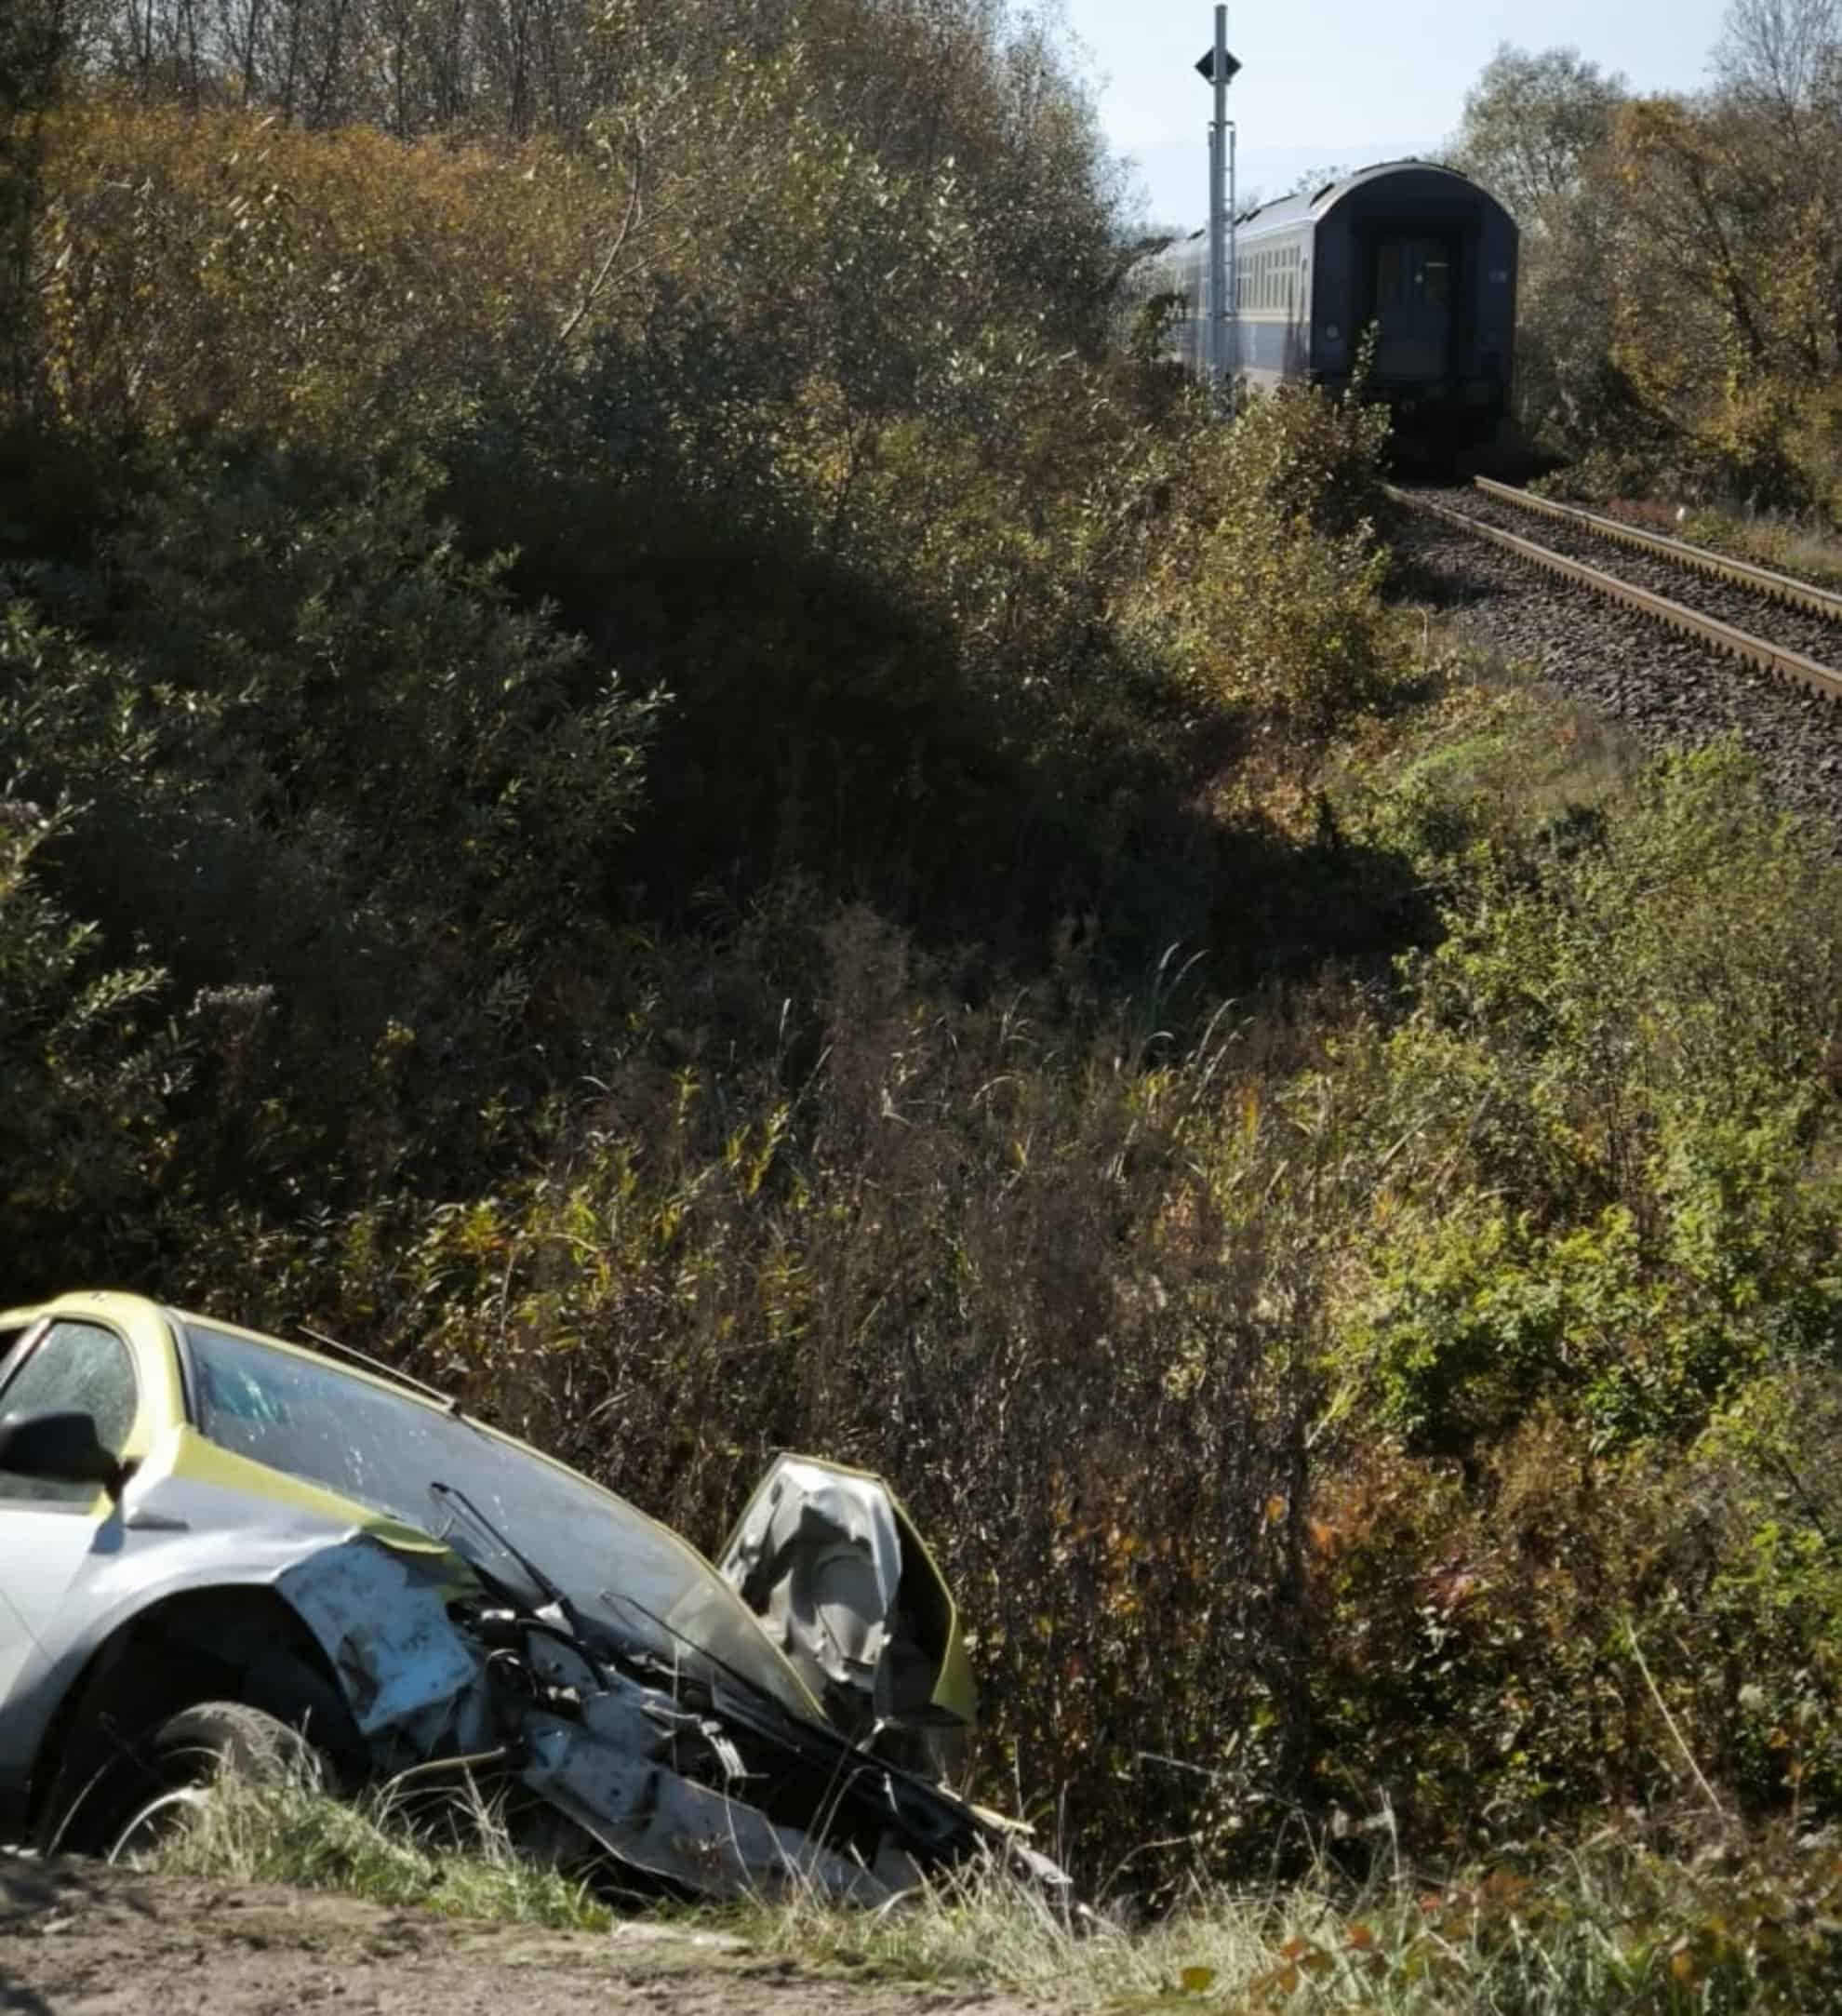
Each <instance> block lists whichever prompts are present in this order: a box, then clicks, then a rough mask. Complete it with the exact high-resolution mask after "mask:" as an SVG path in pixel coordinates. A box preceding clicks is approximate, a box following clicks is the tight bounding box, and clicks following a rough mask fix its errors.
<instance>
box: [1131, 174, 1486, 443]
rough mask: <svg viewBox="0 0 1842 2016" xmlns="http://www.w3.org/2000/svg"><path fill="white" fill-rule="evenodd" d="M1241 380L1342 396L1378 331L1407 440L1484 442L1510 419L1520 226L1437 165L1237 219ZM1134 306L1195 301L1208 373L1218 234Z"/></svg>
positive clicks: (1141, 274) (1200, 365) (1180, 344)
mask: <svg viewBox="0 0 1842 2016" xmlns="http://www.w3.org/2000/svg"><path fill="white" fill-rule="evenodd" d="M1235 238H1236V246H1235V289H1234V299H1233V300H1232V301H1231V303H1230V306H1229V318H1230V329H1229V334H1228V340H1227V346H1226V360H1227V367H1228V369H1229V370H1230V371H1231V373H1232V375H1234V376H1235V378H1237V379H1238V380H1239V381H1240V382H1242V383H1243V384H1246V385H1248V386H1254V387H1260V388H1265V387H1270V386H1273V385H1276V384H1280V383H1282V382H1286V381H1307V382H1310V383H1312V384H1321V385H1325V386H1328V387H1329V388H1330V389H1331V390H1332V391H1341V390H1343V389H1344V388H1345V387H1346V386H1347V385H1348V384H1349V382H1350V379H1351V376H1352V373H1353V372H1354V370H1355V365H1356V361H1357V353H1358V349H1359V346H1360V344H1361V340H1362V337H1363V333H1364V331H1365V330H1366V329H1368V327H1370V326H1371V325H1373V327H1374V328H1375V333H1376V345H1375V358H1374V366H1373V369H1372V372H1371V375H1370V378H1369V381H1368V382H1369V387H1370V390H1371V391H1372V392H1373V393H1374V394H1375V395H1376V396H1378V397H1380V398H1381V399H1384V400H1385V401H1386V402H1387V403H1388V405H1389V406H1390V407H1393V408H1394V410H1395V420H1396V424H1397V431H1398V432H1400V433H1402V434H1408V435H1411V436H1413V437H1415V438H1416V439H1417V440H1419V441H1421V442H1423V443H1427V444H1431V445H1434V446H1445V447H1458V446H1462V445H1465V444H1468V443H1472V442H1475V441H1478V440H1481V439H1483V438H1484V437H1486V436H1488V434H1491V433H1492V432H1493V431H1494V430H1495V429H1496V428H1497V427H1498V426H1499V425H1500V423H1501V422H1502V421H1504V420H1505V419H1507V417H1508V413H1509V403H1510V381H1511V373H1512V368H1513V364H1514V356H1515V281H1516V240H1517V234H1516V227H1515V220H1514V219H1513V218H1511V216H1510V214H1509V212H1508V211H1507V210H1505V209H1504V208H1503V207H1502V204H1500V203H1499V202H1498V201H1497V200H1496V198H1495V197H1494V196H1492V195H1490V194H1488V191H1486V190H1483V189H1480V188H1479V187H1478V185H1477V184H1476V183H1475V182H1474V181H1471V180H1469V179H1468V178H1466V177H1465V176H1462V175H1460V174H1457V173H1455V172H1454V171H1453V170H1452V169H1450V168H1442V167H1435V166H1434V164H1433V163H1431V162H1428V161H1389V162H1383V163H1381V165H1380V166H1378V167H1368V168H1363V169H1361V170H1360V171H1358V172H1357V173H1356V174H1354V175H1350V176H1347V177H1345V178H1344V179H1343V180H1341V181H1333V182H1328V183H1326V184H1325V185H1324V187H1322V188H1321V189H1317V190H1315V191H1304V192H1301V194H1297V195H1291V196H1283V197H1281V198H1280V199H1279V200H1278V201H1277V202H1275V203H1268V204H1264V205H1262V206H1261V207H1260V208H1258V209H1256V210H1250V211H1248V212H1247V213H1246V214H1245V215H1244V216H1242V217H1241V218H1239V219H1238V220H1237V223H1236V233H1235ZM1133 279H1134V287H1133V292H1134V293H1135V294H1136V295H1137V296H1138V298H1139V299H1141V300H1144V299H1148V298H1150V297H1151V296H1153V295H1155V294H1157V293H1162V292H1173V293H1177V294H1181V296H1182V297H1183V301H1184V309H1183V312H1182V313H1181V315H1180V316H1179V317H1178V318H1177V319H1176V320H1175V322H1174V323H1173V324H1172V326H1171V328H1170V332H1169V340H1170V342H1171V344H1172V348H1173V352H1174V354H1176V355H1177V356H1178V357H1179V358H1180V359H1181V361H1182V362H1183V363H1184V364H1185V365H1187V366H1188V367H1189V368H1190V369H1191V370H1193V371H1195V373H1196V374H1197V375H1198V376H1202V375H1206V374H1207V371H1208V232H1207V231H1200V232H1197V233H1196V234H1195V235H1194V236H1193V237H1188V238H1181V239H1178V240H1176V241H1175V242H1174V243H1173V244H1171V245H1169V246H1167V247H1165V249H1164V250H1163V251H1161V252H1159V253H1156V254H1155V255H1153V257H1151V258H1150V259H1148V260H1142V261H1141V263H1140V265H1139V267H1138V268H1136V269H1135V270H1134V275H1133Z"/></svg>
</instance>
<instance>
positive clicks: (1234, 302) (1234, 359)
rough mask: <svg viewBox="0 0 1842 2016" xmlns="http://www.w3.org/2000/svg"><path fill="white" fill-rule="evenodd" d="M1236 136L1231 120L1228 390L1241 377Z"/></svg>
mask: <svg viewBox="0 0 1842 2016" xmlns="http://www.w3.org/2000/svg"><path fill="white" fill-rule="evenodd" d="M1239 140H1240V135H1239V134H1238V133H1237V132H1236V130H1235V122H1234V121H1233V120H1232V119H1231V120H1230V121H1229V122H1228V286H1227V289H1226V291H1227V295H1228V315H1229V322H1228V389H1229V391H1230V392H1231V393H1232V392H1233V391H1234V389H1235V385H1236V384H1237V383H1238V382H1239V381H1240V376H1241V301H1240V284H1241V283H1240V267H1239V265H1238V264H1237V263H1236V261H1237V260H1238V258H1239V254H1240V246H1239V230H1238V224H1239V215H1238V213H1239V210H1240V207H1241V206H1240V204H1239V203H1238V202H1237V201H1236V200H1235V149H1236V146H1237V144H1238V142H1239Z"/></svg>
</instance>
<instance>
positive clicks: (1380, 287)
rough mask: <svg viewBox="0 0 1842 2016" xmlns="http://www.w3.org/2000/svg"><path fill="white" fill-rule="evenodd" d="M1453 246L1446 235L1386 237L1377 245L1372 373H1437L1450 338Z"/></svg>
mask: <svg viewBox="0 0 1842 2016" xmlns="http://www.w3.org/2000/svg"><path fill="white" fill-rule="evenodd" d="M1453 263H1454V257H1453V247H1452V246H1451V244H1450V243H1449V241H1448V240H1447V239H1445V238H1432V237H1405V236H1401V237H1386V238H1382V239H1381V240H1380V241H1379V242H1378V244H1377V245H1376V247H1375V320H1376V325H1377V343H1376V353H1375V375H1376V376H1377V377H1378V378H1380V379H1382V380H1384V381H1385V380H1388V379H1396V380H1398V379H1436V378H1444V377H1445V376H1446V374H1447V370H1448V363H1449V359H1450V356H1451V342H1452V295H1453V288H1452V268H1453Z"/></svg>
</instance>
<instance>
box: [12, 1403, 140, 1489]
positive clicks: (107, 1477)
mask: <svg viewBox="0 0 1842 2016" xmlns="http://www.w3.org/2000/svg"><path fill="white" fill-rule="evenodd" d="M4 1470H10V1471H11V1472H12V1473H13V1475H15V1476H19V1477H36V1478H38V1479H39V1481H40V1482H41V1483H45V1484H100V1486H101V1487H102V1489H104V1490H105V1491H107V1492H108V1494H109V1496H110V1497H111V1498H118V1497H119V1496H120V1495H121V1489H122V1486H123V1485H124V1484H125V1483H127V1474H128V1473H127V1464H126V1463H124V1462H122V1460H121V1458H120V1457H119V1456H117V1455H116V1454H115V1452H114V1451H113V1449H104V1448H103V1446H102V1438H101V1437H100V1435H98V1434H97V1433H96V1418H95V1416H94V1415H92V1414H80V1413H78V1412H76V1411H75V1410H74V1409H72V1410H71V1411H69V1412H60V1413H56V1414H8V1415H7V1418H6V1419H5V1420H4V1421H0V1471H4Z"/></svg>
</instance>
